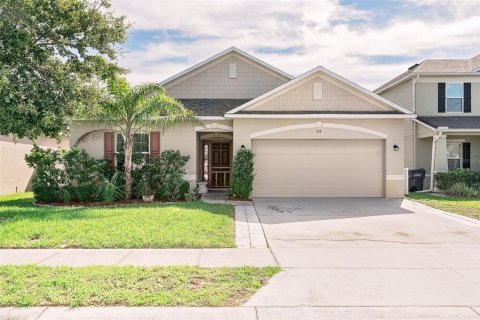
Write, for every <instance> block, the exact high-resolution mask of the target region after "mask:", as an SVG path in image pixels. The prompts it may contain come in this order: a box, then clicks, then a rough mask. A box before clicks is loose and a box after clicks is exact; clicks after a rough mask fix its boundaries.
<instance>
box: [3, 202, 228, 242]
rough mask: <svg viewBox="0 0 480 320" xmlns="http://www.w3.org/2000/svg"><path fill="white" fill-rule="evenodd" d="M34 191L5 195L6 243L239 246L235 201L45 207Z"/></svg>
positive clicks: (4, 224) (4, 230)
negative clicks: (231, 202)
mask: <svg viewBox="0 0 480 320" xmlns="http://www.w3.org/2000/svg"><path fill="white" fill-rule="evenodd" d="M32 201H33V198H32V194H30V193H25V194H18V195H11V196H0V248H229V247H235V230H234V228H235V227H234V221H233V217H232V207H231V206H230V205H219V204H207V203H203V202H192V203H179V204H165V205H163V204H141V205H128V206H116V207H115V206H111V207H96V208H92V207H85V208H78V207H77V208H74V207H39V206H35V205H33V204H32Z"/></svg>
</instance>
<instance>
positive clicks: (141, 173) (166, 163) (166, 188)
mask: <svg viewBox="0 0 480 320" xmlns="http://www.w3.org/2000/svg"><path fill="white" fill-rule="evenodd" d="M189 159H190V156H183V155H182V154H181V153H180V151H178V150H165V151H163V152H162V153H161V154H160V157H158V158H149V159H147V160H146V161H145V163H144V164H143V165H142V166H141V167H138V168H137V169H135V170H134V172H133V177H134V190H135V195H136V196H138V197H140V196H141V195H142V190H143V188H144V186H143V185H144V184H147V185H148V187H149V188H150V190H152V191H153V192H154V193H155V196H156V197H157V198H167V199H169V200H170V201H177V200H179V199H181V198H183V197H184V194H185V193H187V192H188V191H189V189H190V185H189V184H188V182H186V181H185V180H183V178H182V177H183V175H184V174H185V170H184V169H183V167H184V166H185V165H186V164H187V162H188V160H189Z"/></svg>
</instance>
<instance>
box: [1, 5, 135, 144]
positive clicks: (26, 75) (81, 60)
mask: <svg viewBox="0 0 480 320" xmlns="http://www.w3.org/2000/svg"><path fill="white" fill-rule="evenodd" d="M109 7H110V3H109V1H108V0H0V119H1V121H0V135H8V134H12V135H14V136H16V137H27V138H30V139H35V138H37V137H38V136H41V135H44V136H47V137H52V138H55V137H58V136H59V135H61V134H63V133H65V132H67V131H68V127H69V120H70V118H71V117H72V116H73V115H74V113H75V111H76V110H77V109H79V108H82V107H83V106H85V105H89V104H90V105H91V104H94V103H95V101H96V98H97V97H98V95H99V84H100V83H102V80H105V79H108V78H110V77H112V76H114V75H116V74H118V73H120V72H123V70H122V69H121V68H119V67H118V66H117V65H116V58H117V54H118V52H117V51H118V48H119V46H118V45H119V44H121V43H123V42H124V41H125V39H126V30H127V28H128V24H127V23H126V22H125V18H124V17H123V16H119V17H116V16H114V14H113V12H112V11H111V10H110V9H109Z"/></svg>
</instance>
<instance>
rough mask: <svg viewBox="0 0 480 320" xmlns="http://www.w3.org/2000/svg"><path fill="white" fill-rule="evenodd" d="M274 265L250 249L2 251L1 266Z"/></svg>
mask: <svg viewBox="0 0 480 320" xmlns="http://www.w3.org/2000/svg"><path fill="white" fill-rule="evenodd" d="M19 264H37V265H43V266H72V267H79V266H88V265H117V266H125V265H135V266H177V265H187V266H199V267H237V266H257V267H263V266H276V265H277V263H276V261H275V259H274V258H273V255H272V253H271V251H270V250H269V249H267V248H251V249H3V250H0V265H19Z"/></svg>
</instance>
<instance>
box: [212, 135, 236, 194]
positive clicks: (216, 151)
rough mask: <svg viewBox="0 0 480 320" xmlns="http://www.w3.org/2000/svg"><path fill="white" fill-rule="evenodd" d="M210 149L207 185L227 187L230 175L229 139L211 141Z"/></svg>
mask: <svg viewBox="0 0 480 320" xmlns="http://www.w3.org/2000/svg"><path fill="white" fill-rule="evenodd" d="M210 150H211V151H210V152H211V153H210V170H209V171H210V179H209V186H210V187H212V188H227V187H229V186H230V176H231V175H230V171H231V160H230V159H231V153H230V151H231V144H230V142H229V141H225V142H212V143H211V149H210Z"/></svg>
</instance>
